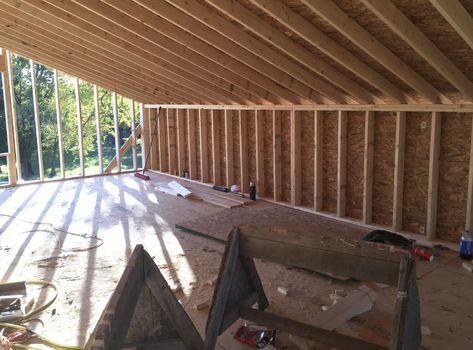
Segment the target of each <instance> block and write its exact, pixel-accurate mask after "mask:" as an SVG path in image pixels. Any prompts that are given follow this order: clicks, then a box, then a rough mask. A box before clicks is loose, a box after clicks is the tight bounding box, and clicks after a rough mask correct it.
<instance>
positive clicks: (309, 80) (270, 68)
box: [136, 0, 350, 103]
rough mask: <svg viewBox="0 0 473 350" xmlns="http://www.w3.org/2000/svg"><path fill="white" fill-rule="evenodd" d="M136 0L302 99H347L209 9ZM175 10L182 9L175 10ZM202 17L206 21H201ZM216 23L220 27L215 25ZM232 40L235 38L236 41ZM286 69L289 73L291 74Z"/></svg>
mask: <svg viewBox="0 0 473 350" xmlns="http://www.w3.org/2000/svg"><path fill="white" fill-rule="evenodd" d="M136 2H138V3H140V4H141V5H142V6H144V7H146V8H148V9H149V10H150V11H153V12H154V13H156V14H157V15H159V16H161V17H163V18H165V19H166V20H168V21H169V22H171V23H173V24H174V25H176V26H178V27H180V28H182V29H184V30H186V31H187V32H189V33H192V34H193V35H195V36H197V37H199V38H200V39H202V40H204V41H206V42H207V43H209V44H210V45H213V46H214V47H216V48H218V49H219V50H222V51H223V52H225V53H226V54H227V55H229V56H231V57H234V58H235V59H237V60H238V61H240V62H242V63H244V64H246V65H247V66H250V67H253V68H254V69H256V70H257V71H259V72H260V73H261V74H264V75H265V76H266V77H268V78H270V79H272V80H274V81H275V82H276V83H277V84H279V85H281V86H284V87H286V88H287V89H289V90H291V91H293V92H295V93H296V94H298V95H299V96H300V97H302V98H304V99H305V100H309V101H314V102H316V103H320V102H321V99H320V97H319V96H320V94H323V95H324V96H326V97H327V98H328V99H330V100H331V101H333V102H339V103H344V102H350V99H347V96H344V95H343V93H341V91H340V90H338V89H336V88H334V87H332V86H331V85H330V84H328V83H326V82H325V81H324V80H322V79H320V78H318V77H316V76H314V75H311V74H310V73H309V72H308V71H307V70H304V69H302V68H301V67H300V66H298V65H297V64H295V63H294V62H293V61H291V60H288V59H286V58H285V57H284V56H282V55H280V54H279V53H277V52H275V51H274V50H272V49H271V48H269V47H268V46H267V45H265V44H263V43H261V42H259V41H256V40H254V39H253V38H251V37H250V36H249V35H248V34H247V33H245V32H243V31H242V30H240V29H239V28H237V27H235V26H234V25H233V24H231V23H229V22H227V21H225V20H223V19H222V18H220V17H217V16H215V14H214V13H212V12H211V11H210V10H209V9H208V8H206V7H205V6H203V5H201V4H199V3H197V2H194V1H172V2H171V3H172V5H171V3H167V2H166V1H164V0H156V1H155V0H136ZM189 8H191V10H189ZM177 9H180V10H181V11H183V12H179V11H176V10H177ZM204 18H205V20H203V19H204ZM204 23H205V24H204ZM219 24H220V25H221V26H218V25H219ZM209 26H212V27H209ZM217 26H218V27H217ZM228 31H231V32H232V33H233V35H231V37H232V39H233V40H231V39H229V37H230V35H228V34H229V33H228ZM234 40H237V41H238V44H237V43H236V42H234ZM288 72H292V74H294V75H291V74H289V73H288Z"/></svg>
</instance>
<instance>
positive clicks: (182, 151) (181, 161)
mask: <svg viewBox="0 0 473 350" xmlns="http://www.w3.org/2000/svg"><path fill="white" fill-rule="evenodd" d="M184 113H186V109H176V116H177V133H176V134H177V173H178V175H179V176H181V175H182V173H183V172H184V171H187V165H186V137H185V136H186V133H185V131H186V130H185V116H184Z"/></svg>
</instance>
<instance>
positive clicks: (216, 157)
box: [210, 109, 220, 185]
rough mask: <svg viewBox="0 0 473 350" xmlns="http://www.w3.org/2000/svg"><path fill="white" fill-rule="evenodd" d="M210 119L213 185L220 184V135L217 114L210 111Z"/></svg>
mask: <svg viewBox="0 0 473 350" xmlns="http://www.w3.org/2000/svg"><path fill="white" fill-rule="evenodd" d="M210 113H211V114H210V115H211V118H212V165H213V180H214V184H216V185H218V184H220V134H219V128H218V113H216V111H215V110H213V109H212V110H211V111H210Z"/></svg>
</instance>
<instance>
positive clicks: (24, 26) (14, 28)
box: [0, 10, 188, 101]
mask: <svg viewBox="0 0 473 350" xmlns="http://www.w3.org/2000/svg"><path fill="white" fill-rule="evenodd" d="M0 26H1V27H2V33H1V35H3V37H4V38H7V37H8V38H10V39H17V40H19V41H20V42H21V43H22V44H23V50H28V49H27V47H28V48H31V49H32V48H35V49H36V51H38V50H42V49H46V50H43V51H44V52H49V54H50V56H51V59H52V60H53V62H57V61H59V62H61V61H66V62H70V63H72V62H73V63H74V64H75V65H76V67H77V68H78V69H82V70H83V71H88V72H89V73H92V74H97V75H99V76H100V75H102V74H104V73H106V75H105V77H107V79H108V80H109V82H110V83H112V84H114V85H115V86H121V85H123V87H126V88H127V89H129V91H135V94H136V93H138V94H139V93H140V92H142V93H146V94H149V96H154V97H155V98H165V99H169V98H170V99H173V100H183V101H185V100H188V99H185V98H184V99H182V98H178V97H173V96H171V95H169V93H167V92H166V91H164V90H162V89H160V88H154V89H152V88H150V87H148V86H143V87H142V88H141V89H140V88H139V87H138V84H137V82H136V79H133V76H131V75H129V74H127V72H126V71H125V72H121V73H120V75H116V71H114V70H112V69H110V68H109V67H104V66H101V65H100V63H99V62H94V61H97V60H96V59H95V58H94V57H89V58H87V59H85V58H84V57H83V55H81V53H80V52H77V55H76V57H74V58H73V57H71V52H74V51H75V50H74V48H73V44H72V43H71V44H70V45H69V46H64V45H63V44H61V43H60V42H59V41H56V42H55V45H54V46H53V45H51V44H49V43H48V39H54V34H52V33H47V32H45V31H44V30H42V28H39V27H33V28H31V26H30V25H29V24H28V23H26V22H23V21H22V20H20V19H15V22H13V19H11V20H8V14H7V13H5V12H3V11H2V10H0ZM28 27H30V28H31V29H30V28H28ZM17 47H18V43H16V44H12V45H11V48H12V49H13V50H15V49H16V48H17Z"/></svg>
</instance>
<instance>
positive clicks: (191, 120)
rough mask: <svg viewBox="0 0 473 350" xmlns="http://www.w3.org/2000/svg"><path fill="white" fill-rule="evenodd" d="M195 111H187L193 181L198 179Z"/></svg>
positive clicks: (188, 142) (190, 167) (188, 143)
mask: <svg viewBox="0 0 473 350" xmlns="http://www.w3.org/2000/svg"><path fill="white" fill-rule="evenodd" d="M195 114H196V110H195V109H188V110H187V130H188V132H189V138H188V139H187V149H188V152H189V177H190V178H191V179H192V180H195V179H197V154H196V147H197V145H196V142H195Z"/></svg>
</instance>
